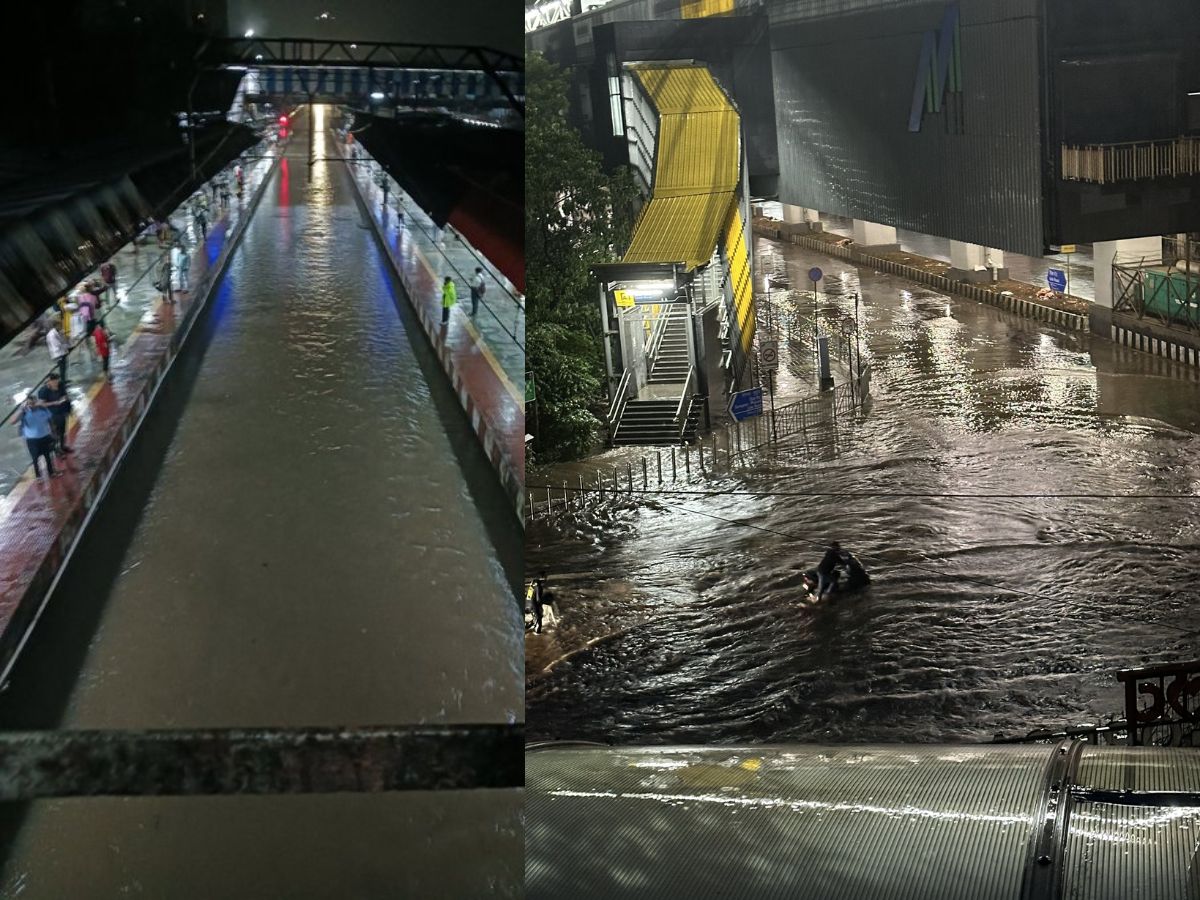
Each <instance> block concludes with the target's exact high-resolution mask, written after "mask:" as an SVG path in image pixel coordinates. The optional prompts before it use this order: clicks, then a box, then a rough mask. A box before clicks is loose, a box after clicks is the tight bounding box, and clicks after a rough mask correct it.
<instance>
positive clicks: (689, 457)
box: [527, 367, 870, 520]
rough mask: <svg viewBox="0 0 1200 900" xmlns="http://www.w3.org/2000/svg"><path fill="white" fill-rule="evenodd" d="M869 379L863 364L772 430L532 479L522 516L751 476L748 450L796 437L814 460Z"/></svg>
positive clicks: (837, 435) (719, 436)
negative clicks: (856, 380)
mask: <svg viewBox="0 0 1200 900" xmlns="http://www.w3.org/2000/svg"><path fill="white" fill-rule="evenodd" d="M869 379H870V370H869V367H868V368H864V370H863V378H862V380H861V382H860V384H859V385H857V386H852V385H851V384H850V383H849V382H847V383H845V384H841V385H838V386H837V387H836V388H834V389H833V390H831V391H825V392H823V393H821V394H819V395H817V396H815V397H808V398H805V399H803V400H800V401H797V402H795V403H790V404H788V405H786V406H781V407H779V408H778V409H776V410H775V415H776V424H777V428H776V429H772V427H771V419H770V417H769V416H768V415H762V416H757V417H755V418H752V419H747V420H746V421H745V422H731V423H729V424H727V425H723V426H721V427H720V428H715V429H713V430H712V431H710V432H708V433H707V434H706V435H704V436H703V437H700V438H697V440H696V441H695V442H694V443H692V444H684V445H682V446H677V447H676V446H672V447H667V448H656V449H652V450H651V449H647V450H646V451H644V452H642V453H641V454H640V455H637V456H632V457H626V458H625V459H624V460H623V461H622V462H621V463H619V464H616V465H612V464H606V465H602V466H596V467H595V468H593V469H591V470H589V471H587V472H580V471H576V473H575V478H574V481H575V483H574V484H572V483H571V482H568V481H563V482H561V484H550V483H548V481H546V480H545V478H543V479H542V480H541V481H540V483H539V481H538V478H537V476H536V475H535V476H534V477H533V478H532V479H531V482H530V485H529V491H528V495H527V496H528V498H529V499H528V503H529V512H528V517H529V519H531V520H532V519H536V518H539V517H547V516H550V515H552V514H555V513H558V512H562V511H571V510H578V509H583V508H586V507H587V506H589V505H590V504H592V503H595V502H601V503H603V502H606V501H607V500H609V499H612V498H614V497H632V496H633V495H635V494H638V495H653V494H654V493H656V492H659V491H665V492H668V493H669V492H670V490H671V485H675V484H679V483H685V484H686V483H688V482H691V481H692V480H693V479H696V478H699V479H703V478H704V477H705V476H707V475H716V474H722V473H726V474H728V473H732V472H735V471H737V470H739V469H741V470H748V471H753V469H754V467H755V466H756V465H757V462H758V460H757V457H756V456H755V453H754V451H757V450H759V449H760V448H765V447H768V446H780V444H779V442H780V441H781V440H782V439H783V438H785V437H798V438H799V440H796V441H794V442H792V443H793V447H794V449H795V450H797V451H799V452H800V453H803V454H811V455H814V456H815V455H816V453H817V452H819V450H820V448H821V447H822V446H827V445H833V446H836V445H837V443H838V442H839V441H841V440H842V439H843V438H844V436H845V435H846V434H847V433H848V432H849V430H850V428H852V426H853V425H854V423H855V422H856V421H857V416H856V415H855V412H856V410H857V408H858V407H860V406H861V405H862V403H863V401H864V399H865V398H866V397H867V396H868V395H869V391H868V390H867V389H866V387H867V383H868V381H869ZM684 396H685V398H687V397H689V396H690V395H688V394H685V395H684ZM691 399H695V398H694V397H692V398H691Z"/></svg>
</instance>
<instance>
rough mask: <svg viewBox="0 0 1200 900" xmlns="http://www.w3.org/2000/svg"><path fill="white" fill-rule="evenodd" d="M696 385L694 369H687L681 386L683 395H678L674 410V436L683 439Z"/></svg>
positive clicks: (693, 367)
mask: <svg viewBox="0 0 1200 900" xmlns="http://www.w3.org/2000/svg"><path fill="white" fill-rule="evenodd" d="M695 383H696V367H695V366H692V367H690V368H689V369H688V377H687V381H686V382H684V385H683V393H682V394H680V395H679V405H678V406H677V407H676V408H675V419H674V422H675V436H676V437H678V438H679V439H680V440H682V439H683V433H684V431H686V430H687V422H688V417H689V416H690V415H691V414H692V388H693V386H694V385H695Z"/></svg>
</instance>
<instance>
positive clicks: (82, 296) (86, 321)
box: [75, 284, 100, 337]
mask: <svg viewBox="0 0 1200 900" xmlns="http://www.w3.org/2000/svg"><path fill="white" fill-rule="evenodd" d="M75 302H76V303H77V304H78V305H79V318H80V320H81V321H82V322H83V329H84V334H85V335H86V336H87V337H91V336H92V331H94V330H95V328H96V308H97V307H98V306H99V305H100V301H99V298H97V297H96V295H95V294H93V293H92V286H91V285H90V284H85V285H84V286H83V290H81V291H80V292H79V294H78V296H76V298H75Z"/></svg>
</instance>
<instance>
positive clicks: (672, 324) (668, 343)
mask: <svg viewBox="0 0 1200 900" xmlns="http://www.w3.org/2000/svg"><path fill="white" fill-rule="evenodd" d="M691 367H692V363H691V359H690V355H689V353H688V335H687V310H686V309H680V310H678V311H674V310H673V311H671V312H670V313H668V314H667V321H666V327H665V329H664V331H663V335H662V339H661V341H660V342H659V345H658V351H657V353H656V354H655V357H654V363H653V365H652V366H651V367H650V383H651V384H683V383H684V382H685V381H687V378H688V371H689V370H690V369H691Z"/></svg>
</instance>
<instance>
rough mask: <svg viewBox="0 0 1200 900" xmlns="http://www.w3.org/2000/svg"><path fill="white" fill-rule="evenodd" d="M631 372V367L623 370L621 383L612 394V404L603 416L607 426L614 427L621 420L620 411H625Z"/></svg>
mask: <svg viewBox="0 0 1200 900" xmlns="http://www.w3.org/2000/svg"><path fill="white" fill-rule="evenodd" d="M632 374H633V371H632V370H631V369H626V370H625V374H624V375H622V376H621V383H620V384H618V385H617V392H616V393H615V394H613V401H612V404H611V405H610V406H609V407H608V415H607V416H606V417H605V418H606V420H607V421H608V427H609V428H615V427H616V425H617V423H618V422H620V421H621V413H623V412H624V411H625V403H626V402H627V399H628V398H627V397H626V396H625V395H626V394H628V393H629V376H630V375H632Z"/></svg>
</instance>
